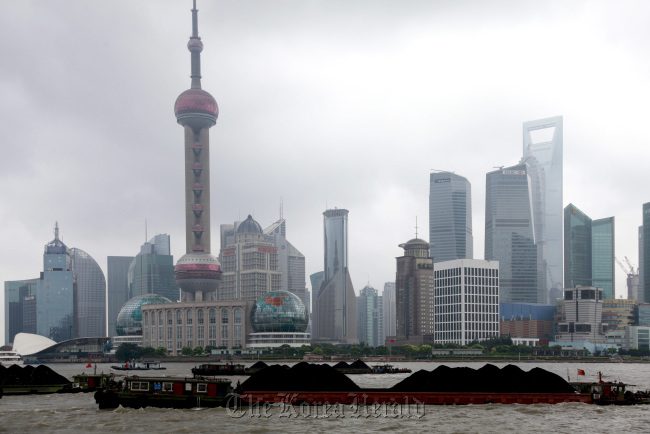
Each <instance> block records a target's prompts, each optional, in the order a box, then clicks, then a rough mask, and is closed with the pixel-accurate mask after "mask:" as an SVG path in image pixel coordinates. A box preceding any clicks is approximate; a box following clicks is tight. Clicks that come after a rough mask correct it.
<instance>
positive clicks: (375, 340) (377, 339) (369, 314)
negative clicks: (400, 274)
mask: <svg viewBox="0 0 650 434" xmlns="http://www.w3.org/2000/svg"><path fill="white" fill-rule="evenodd" d="M383 310H384V306H383V303H382V297H381V295H379V292H378V291H377V290H376V289H375V288H373V287H372V286H370V285H367V286H366V287H364V288H363V289H362V290H361V291H360V293H359V296H358V297H357V338H358V339H359V343H360V344H364V345H369V346H371V347H376V346H379V345H383V344H384V315H383Z"/></svg>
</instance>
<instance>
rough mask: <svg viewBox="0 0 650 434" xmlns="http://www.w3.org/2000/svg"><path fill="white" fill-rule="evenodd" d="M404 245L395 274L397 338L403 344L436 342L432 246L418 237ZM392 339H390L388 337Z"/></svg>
mask: <svg viewBox="0 0 650 434" xmlns="http://www.w3.org/2000/svg"><path fill="white" fill-rule="evenodd" d="M415 236H416V237H415V238H413V239H412V240H410V241H408V242H406V243H403V244H400V245H399V247H401V248H403V249H404V255H403V256H400V257H398V258H397V273H396V275H395V305H396V307H395V313H396V330H395V331H396V336H397V339H398V341H399V344H405V343H408V344H412V345H418V346H420V345H422V344H424V343H431V342H433V334H434V313H433V307H434V304H433V300H434V298H433V297H434V287H433V283H434V274H433V259H432V258H431V257H429V250H430V249H431V247H432V246H431V244H430V243H428V242H426V241H425V240H422V239H420V238H417V233H416V235H415ZM387 339H388V337H387Z"/></svg>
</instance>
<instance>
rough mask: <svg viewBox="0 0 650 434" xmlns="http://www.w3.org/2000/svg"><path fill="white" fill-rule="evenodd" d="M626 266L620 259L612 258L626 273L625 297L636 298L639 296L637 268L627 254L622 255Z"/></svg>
mask: <svg viewBox="0 0 650 434" xmlns="http://www.w3.org/2000/svg"><path fill="white" fill-rule="evenodd" d="M624 258H625V262H626V263H627V267H626V266H625V265H624V264H623V262H621V260H620V259H618V258H614V259H615V260H616V263H617V264H618V266H619V267H621V268H622V269H623V271H625V274H626V275H627V298H629V299H633V300H638V298H639V269H638V268H636V267H635V266H634V265H633V264H632V261H630V259H629V258H628V257H627V256H624Z"/></svg>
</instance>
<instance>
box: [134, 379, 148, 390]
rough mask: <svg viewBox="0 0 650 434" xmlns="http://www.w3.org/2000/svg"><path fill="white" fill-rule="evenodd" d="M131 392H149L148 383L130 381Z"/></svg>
mask: <svg viewBox="0 0 650 434" xmlns="http://www.w3.org/2000/svg"><path fill="white" fill-rule="evenodd" d="M131 390H137V391H147V390H149V383H146V382H143V381H132V382H131Z"/></svg>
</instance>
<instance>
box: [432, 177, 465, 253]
mask: <svg viewBox="0 0 650 434" xmlns="http://www.w3.org/2000/svg"><path fill="white" fill-rule="evenodd" d="M429 242H430V243H431V244H432V247H431V249H430V252H429V255H430V257H432V258H433V262H434V263H436V262H443V261H449V260H451V259H464V258H469V259H472V258H473V257H474V237H473V235H472V186H471V184H470V183H469V181H468V180H467V179H466V178H464V177H462V176H460V175H456V174H455V173H453V172H434V173H431V174H430V175H429Z"/></svg>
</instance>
